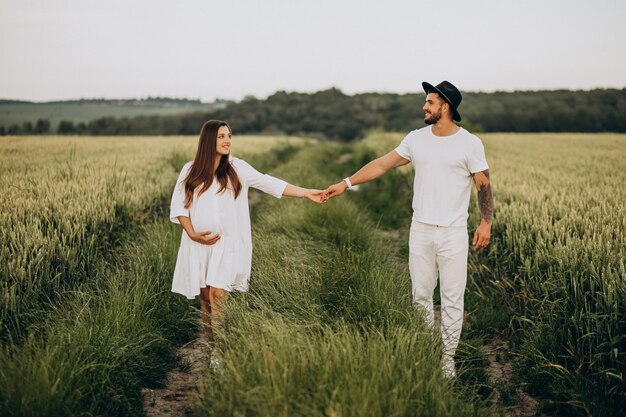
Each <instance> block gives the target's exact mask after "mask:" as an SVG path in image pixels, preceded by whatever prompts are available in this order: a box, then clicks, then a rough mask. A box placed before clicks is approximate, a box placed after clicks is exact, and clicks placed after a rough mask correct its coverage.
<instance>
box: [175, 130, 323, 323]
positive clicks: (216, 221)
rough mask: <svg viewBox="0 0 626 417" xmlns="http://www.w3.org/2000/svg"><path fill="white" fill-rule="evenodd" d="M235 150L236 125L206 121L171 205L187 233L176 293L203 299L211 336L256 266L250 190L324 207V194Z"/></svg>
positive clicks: (203, 319)
mask: <svg viewBox="0 0 626 417" xmlns="http://www.w3.org/2000/svg"><path fill="white" fill-rule="evenodd" d="M230 147H231V129H230V126H229V125H228V124H227V123H226V122H223V121H220V120H209V121H208V122H206V123H205V124H204V125H203V126H202V130H201V131H200V139H199V142H198V150H197V151H196V156H195V158H194V160H193V161H191V162H188V163H186V164H185V166H184V167H183V169H182V171H181V172H180V175H179V176H178V181H177V182H176V187H175V189H174V193H173V195H172V202H171V206H170V220H171V221H172V222H174V223H179V224H180V225H181V226H182V227H183V229H184V231H183V233H182V238H181V241H180V249H179V251H178V258H177V260H176V268H175V270H174V278H173V282H172V291H173V292H176V293H179V294H182V295H184V296H186V297H187V298H189V299H192V298H194V297H195V296H196V295H200V300H201V301H200V303H201V309H202V321H203V323H204V324H205V328H206V330H207V332H208V333H209V335H210V334H211V333H212V327H211V325H212V324H213V326H216V325H219V323H220V315H221V308H220V304H221V302H222V301H223V300H225V299H226V298H227V297H228V294H229V293H230V292H231V291H247V289H248V281H249V279H250V268H251V262H252V233H251V229H250V213H249V209H248V188H249V187H254V188H258V189H259V190H261V191H264V192H266V193H268V194H271V195H273V196H274V197H277V198H280V197H281V196H283V195H285V196H289V197H302V198H304V197H306V198H308V199H309V200H312V201H314V202H316V203H321V193H322V191H320V190H311V189H305V188H301V187H297V186H295V185H291V184H288V183H287V182H285V181H283V180H280V179H278V178H274V177H271V176H269V175H264V174H261V173H260V172H258V171H257V170H255V169H254V168H253V167H252V166H250V164H248V163H247V162H245V161H243V160H241V159H239V158H234V157H233V156H231V155H230ZM212 319H213V323H211V320H212Z"/></svg>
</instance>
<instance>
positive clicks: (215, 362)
mask: <svg viewBox="0 0 626 417" xmlns="http://www.w3.org/2000/svg"><path fill="white" fill-rule="evenodd" d="M221 366H222V360H221V359H220V358H218V357H217V356H213V355H211V360H210V361H209V368H211V369H212V370H214V371H217V370H218V369H219V368H220V367H221Z"/></svg>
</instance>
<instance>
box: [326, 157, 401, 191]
mask: <svg viewBox="0 0 626 417" xmlns="http://www.w3.org/2000/svg"><path fill="white" fill-rule="evenodd" d="M409 162H411V161H409V160H408V159H406V158H403V157H401V156H400V154H398V152H396V151H391V152H389V153H388V154H386V155H384V156H381V157H380V158H376V159H374V160H373V161H371V162H369V163H368V164H366V165H365V166H363V167H362V168H361V169H359V170H358V171H357V172H356V174H354V175H352V176H350V177H349V179H350V183H351V184H352V185H358V184H364V183H366V182H370V181H372V180H375V179H376V178H379V177H381V176H382V175H383V174H384V173H385V172H387V171H389V170H390V169H392V168H397V167H401V166H402V165H406V164H408V163H409ZM346 188H348V185H347V184H346V183H345V182H344V181H340V182H338V183H337V184H334V185H331V186H330V187H328V188H327V189H326V191H325V194H324V201H326V200H328V199H330V198H332V197H336V196H338V195H341V194H342V193H343V192H344V191H345V190H346Z"/></svg>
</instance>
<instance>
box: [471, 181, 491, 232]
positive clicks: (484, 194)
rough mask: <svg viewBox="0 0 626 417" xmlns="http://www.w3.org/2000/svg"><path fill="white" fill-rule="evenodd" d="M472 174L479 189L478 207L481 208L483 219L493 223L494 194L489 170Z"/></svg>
mask: <svg viewBox="0 0 626 417" xmlns="http://www.w3.org/2000/svg"><path fill="white" fill-rule="evenodd" d="M472 176H473V177H474V182H475V183H476V189H477V190H478V208H480V214H481V219H482V220H484V221H486V222H487V223H489V224H491V222H492V220H493V194H492V193H491V181H489V170H488V169H486V170H484V171H482V172H477V173H475V174H472Z"/></svg>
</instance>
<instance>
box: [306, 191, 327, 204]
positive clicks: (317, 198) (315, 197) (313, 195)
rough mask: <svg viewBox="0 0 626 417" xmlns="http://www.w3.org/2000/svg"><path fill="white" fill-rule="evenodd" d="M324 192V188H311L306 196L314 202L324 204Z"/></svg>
mask: <svg viewBox="0 0 626 417" xmlns="http://www.w3.org/2000/svg"><path fill="white" fill-rule="evenodd" d="M323 193H324V191H322V190H315V189H309V190H307V192H306V194H305V195H304V196H305V197H306V198H308V199H309V200H311V201H312V202H314V203H317V204H322V203H323V201H322V197H323Z"/></svg>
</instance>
